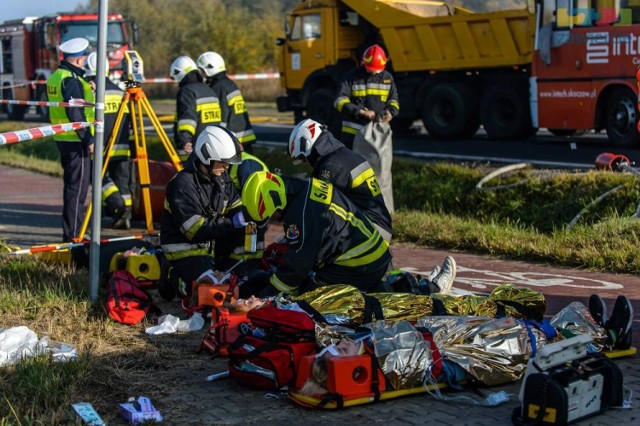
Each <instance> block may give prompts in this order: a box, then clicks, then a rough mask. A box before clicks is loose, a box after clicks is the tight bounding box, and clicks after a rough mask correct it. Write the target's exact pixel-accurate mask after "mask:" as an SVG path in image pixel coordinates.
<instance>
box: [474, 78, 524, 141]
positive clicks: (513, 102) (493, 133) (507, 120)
mask: <svg viewBox="0 0 640 426" xmlns="http://www.w3.org/2000/svg"><path fill="white" fill-rule="evenodd" d="M480 122H481V123H482V125H483V126H484V129H485V130H486V132H487V135H489V138H491V139H497V140H509V139H511V140H516V139H526V138H528V137H529V136H531V135H532V134H533V127H532V126H531V113H530V111H529V96H528V94H527V91H526V89H525V88H524V87H518V86H511V85H508V84H501V85H495V86H491V87H489V89H487V91H486V92H485V93H484V95H483V96H482V100H481V101H480Z"/></svg>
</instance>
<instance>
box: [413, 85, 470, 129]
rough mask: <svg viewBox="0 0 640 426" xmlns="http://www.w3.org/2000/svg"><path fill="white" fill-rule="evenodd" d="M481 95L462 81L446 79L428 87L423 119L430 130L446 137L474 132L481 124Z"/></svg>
mask: <svg viewBox="0 0 640 426" xmlns="http://www.w3.org/2000/svg"><path fill="white" fill-rule="evenodd" d="M477 99H478V96H477V94H476V93H475V91H474V90H473V89H471V88H470V87H469V86H466V85H464V84H461V83H443V84H438V85H436V86H433V87H432V88H430V89H428V90H427V95H426V96H425V99H424V103H423V105H422V111H421V115H422V122H423V123H424V127H425V128H426V129H427V131H428V132H429V134H430V135H431V136H433V137H436V138H443V139H464V138H468V137H471V136H473V135H474V134H475V133H476V131H477V130H478V127H479V126H480V119H479V118H478V101H477Z"/></svg>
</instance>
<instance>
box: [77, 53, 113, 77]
mask: <svg viewBox="0 0 640 426" xmlns="http://www.w3.org/2000/svg"><path fill="white" fill-rule="evenodd" d="M83 69H84V76H85V77H95V76H96V75H97V74H98V72H97V71H96V70H97V69H98V54H97V53H96V52H91V53H90V54H89V56H87V59H86V60H85V62H84V67H83ZM104 75H109V61H108V60H106V59H105V61H104Z"/></svg>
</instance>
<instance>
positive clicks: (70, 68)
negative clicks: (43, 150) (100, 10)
mask: <svg viewBox="0 0 640 426" xmlns="http://www.w3.org/2000/svg"><path fill="white" fill-rule="evenodd" d="M58 49H59V50H60V52H61V53H62V62H61V63H60V66H59V67H58V69H57V70H56V71H55V72H54V73H53V74H51V76H50V77H49V79H48V80H47V97H48V99H49V102H68V101H70V100H71V99H84V100H85V101H87V102H90V103H94V102H95V98H94V96H93V90H92V88H91V85H90V84H89V83H88V82H87V81H86V80H85V79H84V71H83V69H82V67H83V65H84V63H85V60H86V58H87V55H88V54H89V41H88V40H87V39H85V38H80V37H78V38H72V39H70V40H67V41H65V42H64V43H62V44H60V46H58ZM49 118H50V121H51V124H62V123H70V122H82V121H88V122H91V123H93V121H94V120H95V109H94V107H84V108H65V107H50V108H49ZM93 132H94V130H93V126H91V127H88V128H84V129H79V130H73V131H69V132H65V133H59V134H57V135H55V136H54V137H53V140H54V141H56V144H57V145H58V149H59V150H60V162H61V164H62V169H63V170H64V172H63V180H64V189H63V207H62V239H63V241H65V242H69V241H72V240H73V238H74V237H82V236H81V235H78V232H79V230H80V228H81V227H82V221H83V219H84V215H85V213H86V208H85V201H86V199H87V192H88V191H89V182H90V181H91V154H92V153H93V141H94V138H93Z"/></svg>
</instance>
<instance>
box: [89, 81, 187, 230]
mask: <svg viewBox="0 0 640 426" xmlns="http://www.w3.org/2000/svg"><path fill="white" fill-rule="evenodd" d="M127 107H128V109H129V114H130V116H131V125H132V128H133V140H134V143H135V146H136V160H135V161H136V163H138V167H137V169H138V181H139V183H140V190H141V192H142V201H143V203H144V204H143V205H144V215H145V220H146V223H147V232H149V233H151V232H153V231H154V230H153V217H152V212H151V193H150V186H151V178H150V176H149V158H148V156H147V140H146V138H145V134H144V122H143V119H142V118H143V115H142V113H143V111H144V112H145V113H146V114H147V116H148V117H149V119H150V120H151V124H152V125H153V128H154V129H155V131H156V133H157V134H158V136H159V137H160V141H161V142H162V145H163V146H164V149H165V150H166V151H167V154H169V158H170V159H171V162H172V163H173V166H174V167H175V168H176V170H177V171H180V170H182V163H181V161H180V157H179V156H178V153H177V152H176V150H175V148H174V147H173V145H172V143H171V141H170V140H169V137H168V136H167V133H166V132H165V131H164V129H163V128H162V125H161V124H160V120H158V117H157V116H156V114H155V112H154V111H153V108H152V107H151V104H150V103H149V99H148V98H147V96H146V95H145V94H144V92H143V90H142V86H141V85H140V83H138V82H136V81H127V82H126V92H125V94H124V96H123V98H122V103H121V104H120V108H119V109H118V115H117V116H116V122H115V124H114V126H113V130H112V131H111V135H110V137H109V142H108V143H107V146H106V148H105V151H104V152H105V153H106V154H105V158H104V163H103V165H102V173H101V175H100V182H94V183H93V190H94V191H95V188H96V187H97V186H96V185H100V186H101V185H102V179H104V175H105V174H106V172H107V165H108V164H109V160H110V159H111V150H112V148H113V145H114V144H115V141H116V140H117V139H118V136H119V134H120V132H122V131H123V129H122V128H121V127H122V119H123V117H124V114H125V110H126V109H127ZM128 130H129V129H124V131H128ZM91 209H92V204H89V208H88V209H87V214H86V216H85V218H84V221H83V222H82V228H81V229H80V235H78V238H79V239H82V238H83V236H84V235H85V233H86V232H87V227H88V226H89V219H90V217H91Z"/></svg>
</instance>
